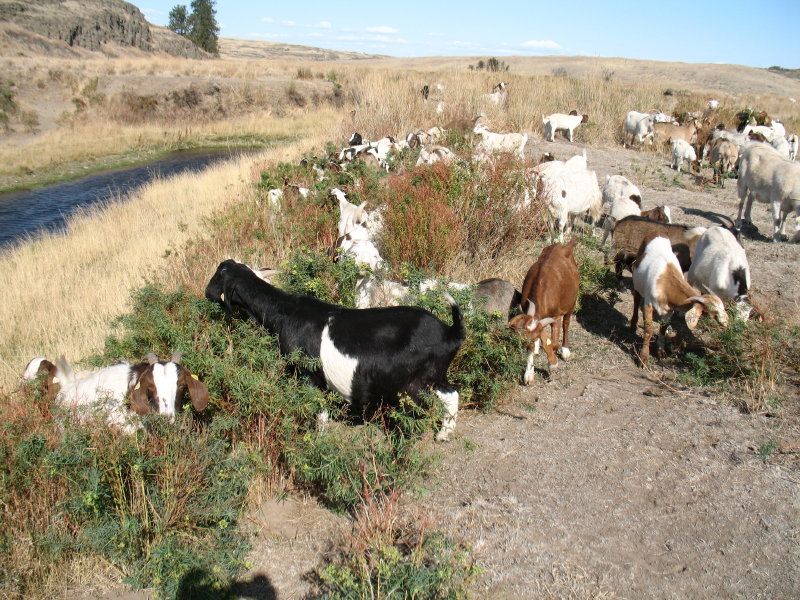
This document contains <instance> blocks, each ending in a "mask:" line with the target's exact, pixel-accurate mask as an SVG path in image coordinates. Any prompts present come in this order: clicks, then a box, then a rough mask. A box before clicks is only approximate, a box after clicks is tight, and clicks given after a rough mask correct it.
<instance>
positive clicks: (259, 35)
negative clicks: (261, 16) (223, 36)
mask: <svg viewBox="0 0 800 600" xmlns="http://www.w3.org/2000/svg"><path fill="white" fill-rule="evenodd" d="M244 37H245V39H247V38H264V39H266V40H271V39H273V38H287V37H289V34H288V33H262V32H254V33H246V34H244Z"/></svg>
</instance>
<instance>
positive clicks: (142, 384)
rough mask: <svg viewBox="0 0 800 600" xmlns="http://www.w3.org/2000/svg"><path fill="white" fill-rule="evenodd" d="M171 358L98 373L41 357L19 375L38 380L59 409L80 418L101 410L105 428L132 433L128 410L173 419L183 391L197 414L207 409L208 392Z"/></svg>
mask: <svg viewBox="0 0 800 600" xmlns="http://www.w3.org/2000/svg"><path fill="white" fill-rule="evenodd" d="M180 363H181V354H180V353H179V352H176V353H175V354H173V355H172V358H170V360H168V361H159V360H158V357H157V356H156V355H155V354H148V355H147V362H141V363H136V364H131V363H127V362H121V363H119V364H116V365H111V366H109V367H104V368H102V369H89V370H85V371H74V370H73V369H72V367H71V366H70V365H69V363H67V361H66V360H64V359H63V358H62V359H59V360H57V361H56V362H55V364H53V363H52V362H50V361H49V360H47V359H45V358H43V357H37V358H34V359H33V360H31V361H30V362H29V363H28V365H27V367H26V368H25V371H24V373H23V375H22V378H23V379H26V380H33V379H36V378H37V377H40V376H41V377H42V381H41V385H42V391H43V392H44V394H45V396H46V397H48V398H49V399H51V400H52V399H54V400H55V402H56V404H58V405H60V406H61V407H63V408H67V409H71V410H76V411H80V412H85V411H86V410H92V409H95V408H102V409H105V411H106V414H107V421H108V423H109V424H110V425H116V426H119V427H121V428H122V429H124V430H125V431H127V432H129V433H130V432H132V431H134V430H135V426H134V425H133V424H131V422H130V419H129V417H130V412H129V411H128V408H130V410H132V411H133V412H135V413H136V414H138V415H146V414H149V413H158V414H162V415H165V416H167V417H169V418H174V417H175V414H176V413H177V412H179V411H180V410H181V408H182V406H183V403H184V394H185V393H186V392H187V391H188V394H189V399H190V401H191V403H192V406H193V407H194V408H195V410H197V411H201V410H203V409H205V407H206V406H207V405H208V400H209V397H208V388H206V386H205V384H203V383H201V382H200V381H198V379H197V377H196V376H195V375H193V374H192V373H190V372H189V370H188V369H186V367H184V366H183V365H181V364H180Z"/></svg>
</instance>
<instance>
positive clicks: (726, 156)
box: [23, 83, 800, 440]
mask: <svg viewBox="0 0 800 600" xmlns="http://www.w3.org/2000/svg"><path fill="white" fill-rule="evenodd" d="M434 91H436V92H438V93H441V92H442V91H443V88H441V87H437V88H435V90H434ZM507 94H508V91H507V85H506V84H505V83H501V84H499V85H498V86H496V87H495V89H494V91H493V92H492V93H491V94H488V99H489V101H490V102H491V103H493V104H495V105H498V106H502V105H503V104H504V103H505V101H506V97H507ZM423 96H424V98H425V100H426V101H428V100H429V98H430V97H431V90H430V88H429V87H428V86H425V88H423ZM439 102H441V100H439ZM717 104H718V103H717V102H716V101H713V100H712V101H710V102H709V106H708V109H707V110H706V111H705V113H704V115H702V116H700V117H699V118H693V119H692V120H691V121H690V122H688V123H686V124H684V125H680V124H678V123H675V122H671V119H670V118H669V117H667V116H666V115H662V114H660V113H640V112H636V111H631V112H630V113H628V114H627V116H626V117H625V119H624V123H623V128H624V133H625V144H626V145H627V144H629V143H638V144H644V143H647V142H648V141H649V140H651V141H653V142H655V143H668V144H671V147H672V153H673V166H674V167H676V168H680V166H681V164H682V163H683V162H684V161H688V162H689V163H690V165H694V164H697V162H698V159H697V156H698V155H699V156H700V157H701V159H702V158H704V157H706V158H708V160H709V161H710V162H711V164H712V166H713V167H714V170H715V173H716V174H718V176H719V177H720V178H724V177H725V176H727V175H728V174H729V173H733V172H738V182H737V190H738V195H739V200H740V206H739V219H738V222H737V223H734V222H732V221H731V223H730V226H712V227H708V228H706V227H689V226H686V225H681V224H675V223H672V222H671V212H670V210H669V207H667V206H656V207H654V208H652V209H650V210H644V211H643V210H642V195H641V192H640V190H639V188H638V187H637V186H636V185H635V184H634V183H633V182H631V181H630V180H628V179H627V178H625V177H623V176H621V175H611V176H607V177H606V180H605V184H604V186H603V187H602V189H601V187H600V184H599V182H598V178H597V175H596V173H595V172H594V171H593V170H591V169H590V168H589V164H588V159H587V154H586V151H585V150H584V151H583V152H582V153H581V154H578V155H575V156H573V157H571V158H569V159H567V160H564V161H561V160H554V159H553V157H552V156H549V155H546V158H545V157H543V160H542V162H540V164H539V165H537V166H535V167H531V168H529V169H526V172H525V177H526V182H527V185H526V186H525V192H524V196H523V197H521V198H517V199H515V200H510V206H511V207H512V208H513V209H514V210H524V209H526V208H527V207H528V206H530V205H531V203H532V201H533V199H536V200H537V201H540V202H541V203H542V205H543V206H545V207H546V208H547V210H548V212H549V215H550V217H551V223H552V231H553V237H554V238H555V239H554V242H555V243H553V244H551V245H550V246H547V247H546V248H545V249H544V250H543V251H542V252H541V254H540V256H539V257H538V259H537V260H536V262H535V263H534V264H533V265H532V266H531V267H530V269H529V270H528V272H527V274H526V275H525V277H524V280H523V282H522V288H521V291H517V289H516V287H515V286H514V285H513V284H512V283H511V282H508V281H504V280H502V279H496V278H493V279H487V280H484V281H481V282H479V283H478V284H476V285H475V286H472V287H473V290H474V303H475V305H476V308H478V309H481V308H482V309H484V310H486V311H488V312H494V313H500V314H501V316H503V318H505V319H508V325H509V327H510V328H512V329H514V330H515V331H517V332H518V333H519V334H520V335H521V336H522V337H523V338H524V340H525V341H526V345H527V347H528V351H529V353H528V362H527V366H526V369H525V372H524V375H523V377H522V379H523V381H524V383H525V384H526V385H529V384H531V383H533V381H534V378H535V370H534V357H535V355H536V354H538V353H539V351H540V349H544V351H545V354H546V355H547V362H548V365H549V368H550V369H555V368H557V367H558V364H559V362H558V357H560V358H561V359H562V360H567V359H568V358H569V357H570V354H571V351H570V348H569V326H570V322H571V318H572V314H573V312H574V310H575V306H576V302H577V298H578V290H579V287H580V276H579V270H578V266H577V264H576V261H575V257H574V248H575V244H576V240H577V238H576V237H573V238H572V239H571V240H570V241H568V242H567V243H564V238H565V236H566V235H567V234H568V232H569V231H570V229H571V227H572V225H573V222H574V221H575V220H576V219H577V218H587V217H588V221H589V223H590V226H591V227H592V228H593V227H594V224H596V223H599V222H600V220H601V218H602V227H603V229H604V238H603V245H605V242H606V240H607V238H608V237H609V236H611V238H612V242H611V247H610V250H607V254H606V258H607V260H609V261H613V263H614V265H615V270H616V273H617V275H618V276H621V275H622V273H623V271H624V270H625V269H628V270H629V271H630V272H631V274H632V294H633V304H634V308H633V314H632V316H631V322H630V325H631V328H632V330H633V331H634V332H635V331H636V326H637V323H638V319H639V312H640V311H641V313H642V317H643V322H644V334H643V343H642V346H641V350H640V352H639V354H638V356H639V359H640V361H641V363H642V364H646V363H647V362H648V358H649V354H650V341H651V338H652V337H653V335H654V333H655V328H656V326H657V325H659V326H660V327H659V331H658V334H657V348H658V353H659V357H660V356H661V355H663V353H664V338H665V332H666V330H667V327H668V326H669V323H670V320H671V318H672V316H673V315H674V314H675V313H682V314H683V315H684V318H685V321H686V325H687V327H688V328H689V329H694V328H695V327H696V326H697V323H698V320H699V318H700V316H701V315H702V314H704V313H706V314H708V315H709V316H710V317H712V318H713V319H714V320H716V321H717V322H718V323H719V324H720V325H721V326H723V327H725V326H727V324H728V314H727V312H726V308H725V305H724V301H731V302H733V303H734V304H735V310H734V312H735V313H736V315H737V318H743V319H747V318H748V316H749V314H750V312H751V308H750V306H749V304H748V293H749V289H750V268H749V265H748V261H747V256H746V253H745V251H744V248H743V246H742V244H741V237H740V229H741V227H742V225H743V221H742V215H743V213H744V219H745V221H747V222H749V221H750V211H751V206H752V203H753V200H754V199H757V200H759V201H763V202H766V203H769V204H770V205H771V206H772V211H773V219H774V220H773V222H774V232H773V233H774V236H773V239H774V240H775V241H779V240H780V239H781V238H780V236H781V234H782V232H783V228H784V225H785V220H786V217H787V216H788V214H791V213H793V212H794V213H798V214H800V164H798V163H795V162H794V160H793V159H794V157H795V156H796V153H797V136H788V137H787V136H786V132H785V131H784V130H783V126H782V125H781V124H780V123H779V122H778V121H777V120H773V121H771V123H770V124H768V125H763V126H753V125H749V124H746V125H745V126H744V127H743V128H742V131H741V132H730V131H727V130H725V129H724V128H723V127H717V126H713V127H710V128H709V127H708V124H709V123H710V122H711V121H712V120H713V111H714V110H715V109H716V108H717ZM587 120H588V116H587V115H580V114H578V113H577V111H572V113H571V114H560V113H559V114H553V115H550V116H548V117H544V118H543V124H544V137H545V139H546V140H549V141H552V140H553V139H554V136H555V133H556V132H557V131H563V132H564V133H565V137H566V138H567V139H568V140H569V141H572V139H573V135H574V132H575V129H576V128H577V127H578V126H579V125H580V124H581V123H585V122H586V121H587ZM473 132H474V133H475V134H476V136H479V138H480V139H479V141H478V142H477V144H476V145H475V148H474V153H473V155H472V158H473V159H474V160H476V161H481V162H491V161H493V160H494V158H495V157H497V156H498V155H499V154H511V155H513V156H516V157H519V158H522V157H524V152H525V146H526V144H527V141H528V135H527V134H525V133H497V132H492V131H490V130H489V128H488V124H487V123H486V118H485V115H480V116H479V117H478V118H477V119H476V120H475V122H474V123H473ZM444 134H445V130H443V129H442V128H441V127H438V126H436V127H431V128H430V129H426V130H423V129H420V130H416V131H413V132H411V133H409V134H408V135H407V136H406V137H405V139H401V140H399V141H397V140H396V139H395V138H392V137H385V138H381V139H379V140H377V141H368V140H365V139H364V138H363V137H362V136H361V135H359V134H358V133H354V134H353V135H352V136H351V138H350V140H349V142H348V145H347V146H346V147H345V148H343V149H342V150H341V152H340V153H339V154H338V156H337V157H336V159H338V160H332V161H330V162H329V163H328V166H329V167H330V168H331V169H342V168H346V164H347V163H348V162H351V161H355V160H363V161H365V162H368V163H372V164H374V165H375V166H376V168H380V169H386V170H389V169H390V168H391V167H390V165H391V164H392V161H391V154H392V153H393V152H394V153H397V152H401V151H403V150H404V149H406V148H418V149H419V159H418V162H417V165H421V164H434V163H436V162H450V161H455V160H460V159H459V158H458V157H457V156H456V154H455V153H454V152H452V151H451V150H449V149H448V148H446V147H444V146H441V145H440V142H441V141H442V139H443V136H444ZM779 140H783V142H781V141H779ZM784 142H786V145H785V144H784ZM787 147H788V150H787V149H786V148H787ZM310 167H311V168H313V170H314V172H315V173H316V177H317V178H318V180H320V181H323V180H325V178H326V177H328V173H327V169H326V168H322V167H320V166H319V165H318V164H313V165H310ZM721 180H722V179H721ZM290 190H292V191H293V193H298V194H300V195H302V196H307V195H308V194H309V192H310V190H309V189H308V188H305V187H302V186H299V185H292V184H289V183H288V182H286V185H285V186H284V188H282V189H281V188H276V189H273V190H270V191H269V192H268V193H267V198H268V201H269V205H270V206H269V208H270V210H272V211H280V210H281V203H282V198H283V196H284V195H285V194H286V193H289V191H290ZM330 195H331V197H332V198H335V201H336V203H338V209H339V222H338V235H339V238H338V241H337V245H338V248H339V254H340V255H345V254H346V255H349V256H351V257H352V259H353V260H354V261H355V262H356V263H358V264H359V266H360V267H362V272H364V273H366V274H364V275H363V276H362V277H361V278H360V279H359V280H358V282H357V284H356V290H355V292H356V308H347V307H343V306H339V305H335V304H330V303H326V302H323V301H321V300H318V299H315V298H312V297H308V296H300V295H295V294H290V293H287V292H285V291H282V290H281V289H279V288H278V287H276V286H275V285H273V283H272V277H273V276H274V275H275V274H276V273H277V271H272V270H259V269H255V268H251V267H249V266H247V265H245V264H243V263H240V262H237V261H234V260H230V259H229V260H225V261H223V262H222V263H220V264H219V266H218V267H217V270H216V272H215V273H214V275H213V276H212V278H211V279H210V281H209V283H208V285H207V287H206V292H205V295H206V298H207V299H208V300H210V301H212V302H216V303H218V304H219V305H221V306H222V307H223V308H224V310H225V311H226V312H227V313H228V314H231V315H234V316H238V317H241V318H248V319H251V320H254V321H255V322H257V323H258V324H260V325H261V326H263V327H264V328H265V329H266V330H268V331H269V332H270V333H272V334H273V335H275V336H277V340H278V343H279V349H280V351H281V353H283V354H286V355H288V354H291V353H292V352H295V351H298V350H299V351H301V352H303V353H304V354H305V355H307V356H309V357H311V358H314V359H317V362H316V363H315V366H313V367H310V368H309V370H307V371H306V372H305V375H306V376H307V377H308V378H309V379H310V381H311V382H312V383H313V384H314V385H317V386H319V387H321V388H325V387H327V388H329V389H332V390H335V391H336V392H338V393H339V394H341V395H342V396H343V397H344V398H346V399H347V400H348V401H349V402H350V403H351V406H352V407H353V409H354V410H355V411H356V412H357V413H360V414H361V415H363V416H365V417H368V416H370V415H373V414H375V413H376V412H377V411H379V410H381V409H383V408H384V407H386V406H387V405H392V404H393V403H395V402H396V401H397V399H398V397H399V396H400V395H403V394H407V395H410V396H412V397H417V396H419V395H420V394H422V393H424V392H425V391H433V392H434V393H435V394H436V395H437V396H438V397H439V398H440V400H441V402H442V404H443V405H444V418H443V422H442V425H441V429H440V430H439V432H438V434H437V436H436V437H437V439H438V440H446V439H447V438H448V437H449V435H450V434H451V432H452V431H453V430H454V428H455V423H456V415H457V412H458V406H459V395H458V391H457V390H455V389H454V388H453V387H452V386H451V385H450V384H449V382H448V379H447V372H448V368H449V366H450V363H451V362H452V360H453V358H454V357H455V356H456V354H457V352H458V351H459V348H460V346H461V344H462V342H463V340H464V339H465V335H466V331H465V327H464V324H463V320H462V315H461V309H460V307H459V306H458V304H457V303H456V302H455V301H454V300H453V298H452V296H451V295H450V293H449V292H450V291H453V290H455V289H464V288H467V287H470V286H468V285H466V284H458V283H450V284H447V286H442V284H440V282H438V281H436V280H425V281H423V282H422V283H421V284H420V291H421V292H424V291H426V290H428V289H432V288H443V289H442V292H443V293H444V296H445V298H446V299H447V301H448V302H449V304H450V306H451V313H452V323H451V324H450V325H448V324H446V323H444V322H442V321H441V320H439V319H438V318H436V317H435V316H434V315H433V314H431V313H430V312H428V311H426V310H424V309H422V308H418V307H414V306H405V305H403V304H404V302H406V300H407V298H408V296H409V292H410V287H409V286H408V285H407V284H405V283H403V282H400V281H392V280H390V279H388V278H386V277H384V273H385V272H387V271H388V269H387V267H388V265H387V264H386V262H385V261H384V259H383V258H382V257H381V255H380V249H379V248H380V237H381V233H382V230H383V212H382V208H381V207H377V208H375V209H374V210H370V211H368V210H367V208H366V207H367V203H366V202H362V203H361V204H360V205H356V204H354V203H351V202H350V201H349V200H348V198H347V195H346V193H345V192H344V191H343V190H341V189H339V188H337V187H333V188H332V189H330ZM592 233H594V229H592ZM23 378H24V379H26V380H34V379H35V380H37V381H38V382H39V383H40V385H41V389H42V392H43V393H44V394H45V396H46V397H47V398H49V399H50V400H54V401H55V402H56V403H57V404H60V405H62V406H64V407H67V408H72V409H74V408H84V407H89V406H96V405H97V404H98V403H101V404H102V407H103V410H105V411H107V415H108V417H107V420H108V422H109V423H110V424H114V425H117V426H120V427H122V428H123V429H125V430H126V431H133V430H135V428H136V427H138V426H139V425H137V424H136V422H135V419H134V417H133V415H132V413H135V414H137V415H145V414H148V413H159V414H162V415H166V416H168V417H170V418H174V415H175V414H176V413H177V412H179V411H180V410H181V408H182V406H183V404H184V402H185V401H186V398H185V397H187V396H188V401H189V402H191V404H192V406H193V408H194V409H195V410H197V411H201V410H203V409H204V408H205V407H206V405H207V404H208V402H209V392H208V389H207V388H206V386H205V385H204V384H203V383H202V382H201V381H199V379H198V377H197V376H196V375H194V374H192V373H191V372H189V371H188V370H187V369H186V368H185V367H184V366H182V365H181V357H180V354H175V355H173V356H172V357H171V358H170V360H167V361H161V360H159V359H158V357H156V356H155V355H152V354H151V355H148V357H147V360H146V361H144V362H141V363H136V364H132V363H120V364H116V365H112V366H109V367H106V368H102V369H91V370H74V369H73V368H72V367H70V365H69V364H68V363H67V362H66V361H65V360H64V359H63V358H62V359H59V360H57V361H55V362H51V361H50V360H48V359H46V358H44V357H37V358H35V359H33V360H32V361H30V363H29V364H28V365H27V367H26V369H25V372H24V374H23ZM318 418H319V422H320V425H321V426H322V425H324V423H325V422H326V420H327V418H328V417H327V414H326V413H324V412H323V413H321V414H320V415H318Z"/></svg>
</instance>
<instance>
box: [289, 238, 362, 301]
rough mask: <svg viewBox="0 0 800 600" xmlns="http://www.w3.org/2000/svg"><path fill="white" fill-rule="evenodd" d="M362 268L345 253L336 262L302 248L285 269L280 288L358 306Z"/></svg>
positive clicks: (290, 259)
mask: <svg viewBox="0 0 800 600" xmlns="http://www.w3.org/2000/svg"><path fill="white" fill-rule="evenodd" d="M359 276H360V274H359V267H358V265H357V264H356V262H355V261H354V260H353V259H352V257H351V256H350V255H348V254H345V255H343V256H341V257H339V260H338V261H336V262H333V261H332V260H331V259H330V258H329V257H328V256H325V255H323V254H319V253H316V252H312V251H311V250H308V249H307V248H301V249H300V250H298V251H297V252H295V253H294V254H293V255H292V256H291V257H290V258H289V260H288V261H287V262H286V264H284V265H283V266H282V268H281V274H280V275H279V276H278V282H277V283H278V287H280V288H281V289H283V290H285V291H287V292H291V293H293V294H307V295H310V296H314V297H316V298H319V299H320V300H324V301H326V302H333V303H335V304H341V305H343V306H350V307H353V306H355V289H356V282H357V281H358V279H359Z"/></svg>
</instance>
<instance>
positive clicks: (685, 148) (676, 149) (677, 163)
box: [671, 139, 697, 173]
mask: <svg viewBox="0 0 800 600" xmlns="http://www.w3.org/2000/svg"><path fill="white" fill-rule="evenodd" d="M684 161H686V162H688V163H689V170H690V171H691V170H692V165H693V164H696V163H697V154H696V153H695V151H694V148H692V147H691V146H690V145H689V142H687V141H685V140H682V139H676V140H672V165H671V166H672V168H673V169H677V170H678V173H680V172H681V167H682V166H683V163H684Z"/></svg>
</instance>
